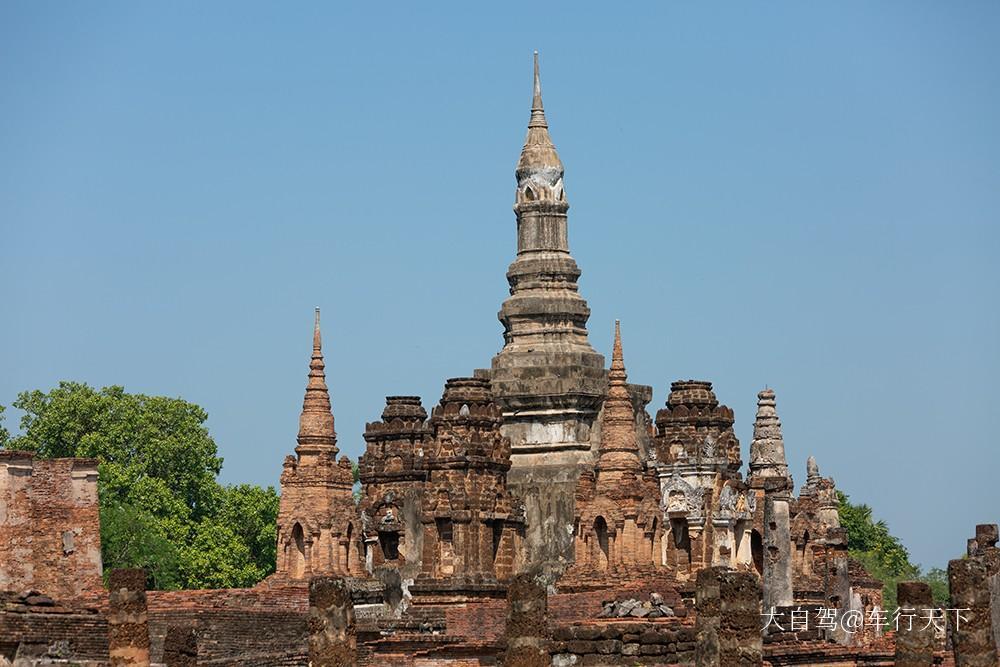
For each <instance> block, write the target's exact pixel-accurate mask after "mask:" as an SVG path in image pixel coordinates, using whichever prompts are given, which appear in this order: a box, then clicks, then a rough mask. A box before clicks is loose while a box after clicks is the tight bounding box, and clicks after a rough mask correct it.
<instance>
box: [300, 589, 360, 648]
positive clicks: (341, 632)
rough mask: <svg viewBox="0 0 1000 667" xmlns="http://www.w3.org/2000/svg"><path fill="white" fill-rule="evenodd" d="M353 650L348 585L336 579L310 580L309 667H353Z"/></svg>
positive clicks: (352, 624)
mask: <svg viewBox="0 0 1000 667" xmlns="http://www.w3.org/2000/svg"><path fill="white" fill-rule="evenodd" d="M356 649H357V639H356V637H355V636H354V605H353V604H352V602H351V591H350V589H349V588H348V586H347V582H346V581H345V580H344V579H341V578H339V577H313V578H312V579H311V580H310V581H309V664H310V665H312V667H353V666H354V664H355V662H356V653H357V651H356Z"/></svg>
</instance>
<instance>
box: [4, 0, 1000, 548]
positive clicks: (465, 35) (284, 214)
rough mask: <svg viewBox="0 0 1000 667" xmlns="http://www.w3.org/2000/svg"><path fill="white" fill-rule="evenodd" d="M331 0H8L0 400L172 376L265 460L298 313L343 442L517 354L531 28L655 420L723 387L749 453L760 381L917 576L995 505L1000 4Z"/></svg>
mask: <svg viewBox="0 0 1000 667" xmlns="http://www.w3.org/2000/svg"><path fill="white" fill-rule="evenodd" d="M340 5H342V6H336V3H322V4H307V3H293V4H286V3H263V4H254V3H230V4H227V3H185V2H179V3H160V4H153V3H125V2H123V3H110V2H109V3H86V4H83V3H75V4H74V3H47V2H5V3H3V4H2V5H0V281H2V284H3V286H4V288H5V289H4V299H3V308H2V311H0V312H2V326H0V350H2V352H0V361H2V369H0V403H3V404H7V405H9V404H10V403H11V401H13V399H14V397H15V395H16V393H17V392H18V391H20V390H23V389H29V388H49V387H51V386H53V385H54V384H55V383H57V382H58V381H59V380H60V379H74V380H80V381H86V382H89V383H91V384H93V385H98V386H101V385H106V384H123V385H125V387H126V388H127V389H128V390H130V391H136V392H145V393H154V394H166V395H178V396H182V397H184V398H186V399H188V400H191V401H194V402H196V403H199V404H200V405H202V406H204V407H205V408H206V409H207V410H208V412H209V414H210V420H209V426H210V428H211V432H212V434H213V435H214V437H215V439H216V441H217V442H218V444H219V448H220V450H221V453H222V455H223V456H224V457H225V467H224V472H223V479H224V481H227V482H237V481H250V482H256V483H264V484H276V483H277V478H278V474H279V472H280V467H281V461H282V459H283V457H284V456H285V454H286V453H289V452H290V451H291V450H292V448H293V447H294V445H295V433H296V428H297V415H298V411H299V408H300V406H301V400H302V392H303V389H304V386H305V380H306V372H307V364H308V356H309V349H310V342H311V340H310V328H311V321H312V309H313V307H314V306H316V305H319V306H321V307H322V309H323V329H324V340H325V351H326V358H327V369H328V374H329V383H330V385H331V390H332V395H333V401H334V411H335V415H336V419H337V430H338V434H339V440H340V446H341V449H342V450H343V451H344V452H346V453H347V454H349V455H350V456H352V457H355V456H357V455H358V454H359V453H360V452H361V451H362V447H363V444H364V443H363V440H362V437H361V434H362V432H363V430H364V424H365V422H366V421H371V420H374V419H376V418H377V417H378V415H379V414H380V412H381V409H382V405H383V397H384V396H385V395H386V394H409V393H415V394H420V395H422V396H423V397H424V404H425V405H427V406H430V405H432V404H434V403H435V402H436V401H437V400H438V398H439V397H440V393H441V389H442V387H443V383H444V380H445V378H447V377H452V376H456V375H465V374H468V373H470V372H471V371H472V369H474V368H477V367H485V366H488V365H489V362H490V358H491V357H492V355H493V354H495V353H496V352H497V351H498V350H499V348H500V346H501V344H502V339H501V327H500V325H499V323H498V322H497V319H496V313H497V310H498V308H499V305H500V303H501V301H502V300H503V298H504V297H505V295H506V290H507V285H506V281H505V278H504V272H505V270H506V267H507V265H508V263H509V262H510V261H511V260H512V259H513V256H514V249H515V228H514V216H513V213H512V211H511V206H512V204H513V201H514V187H513V186H514V164H515V162H516V160H517V156H518V153H519V151H520V147H521V144H522V142H523V139H524V133H525V128H526V124H527V121H528V112H529V106H530V95H531V80H530V77H531V52H532V50H534V49H538V50H539V51H540V52H541V60H542V82H543V90H544V96H545V103H546V110H547V114H548V118H549V123H550V126H551V130H552V136H553V139H554V141H555V143H556V146H557V147H558V149H559V152H560V155H561V156H562V159H563V162H564V163H565V165H566V170H567V171H566V185H567V193H568V197H569V201H570V204H571V209H570V244H571V247H572V251H573V254H574V256H575V257H576V259H577V261H578V262H579V264H580V266H581V268H582V270H583V277H582V278H581V281H580V286H581V290H582V293H583V295H584V296H585V297H586V298H587V299H588V301H589V303H590V305H591V308H592V309H593V314H592V317H591V320H590V331H591V340H592V342H593V344H594V345H595V347H596V348H597V349H599V350H600V351H602V352H604V353H605V354H608V353H609V352H610V344H611V335H612V327H613V322H614V319H615V318H616V317H617V318H621V320H622V330H623V338H624V345H625V361H626V364H627V366H628V369H629V375H630V379H631V380H632V381H635V382H641V383H645V384H650V385H653V387H654V388H655V394H654V400H653V403H652V404H651V405H650V410H651V412H655V410H656V409H657V408H658V407H660V406H661V405H662V404H663V402H664V400H665V398H666V393H667V390H668V388H669V383H670V381H671V380H676V379H684V378H697V379H707V380H711V381H713V382H714V383H715V386H716V390H717V394H718V396H719V398H720V399H721V400H722V401H723V402H724V403H726V404H727V405H729V406H730V407H732V408H733V409H734V410H735V412H736V418H737V434H738V435H739V437H740V440H741V442H742V444H743V447H744V458H746V452H747V451H748V449H749V444H750V434H751V429H752V423H753V414H754V409H755V399H756V393H757V391H759V390H760V389H761V388H762V387H763V386H764V385H765V384H766V385H769V386H771V387H773V388H774V389H775V391H776V392H777V397H778V409H779V413H780V415H781V418H782V421H783V424H784V434H785V443H786V449H787V451H788V456H789V462H790V464H791V465H792V467H793V471H794V475H795V478H796V482H797V483H802V482H803V481H804V480H805V459H806V457H807V456H808V455H810V454H812V455H815V456H816V457H817V459H818V461H819V463H820V467H821V470H822V472H823V473H824V474H825V475H830V476H833V477H834V478H835V479H836V481H837V483H838V486H839V487H840V488H841V489H842V490H844V491H846V492H848V493H849V494H850V495H851V497H852V498H853V499H854V500H857V501H863V502H866V503H869V504H871V505H872V506H873V507H875V509H876V513H877V515H878V516H879V517H881V518H884V519H885V520H886V521H887V522H888V523H889V525H890V527H891V529H892V530H893V531H894V532H895V533H897V534H898V535H900V536H901V537H902V538H903V539H904V541H905V543H906V544H907V545H908V547H909V548H910V549H911V551H912V554H913V556H914V557H915V559H916V560H917V561H919V562H921V563H923V564H924V565H942V564H944V563H945V562H946V561H947V559H948V558H951V557H955V556H957V555H960V554H961V552H962V551H963V549H964V545H965V539H966V538H967V537H968V536H970V535H971V534H972V531H973V527H974V525H975V524H976V523H981V522H986V521H990V522H993V521H997V520H998V519H1000V516H998V512H997V509H998V505H1000V503H998V502H997V500H998V492H997V490H996V489H997V485H996V482H995V478H996V474H997V470H998V468H1000V447H998V442H997V433H998V432H1000V416H998V415H1000V410H998V408H997V404H998V402H1000V390H998V388H997V387H998V385H997V383H996V381H995V378H996V377H997V376H998V375H1000V353H998V349H997V341H998V340H1000V316H998V309H997V296H998V288H1000V268H998V261H997V255H998V251H1000V224H998V223H1000V220H998V212H1000V133H998V123H997V118H1000V68H998V67H997V63H998V62H1000V40H998V39H996V35H997V34H998V29H1000V5H998V4H997V3H994V2H983V3H976V2H965V3H933V2H881V3H866V2H858V3H853V2H838V3H826V4H825V5H821V4H819V3H795V2H790V3H777V2H776V3H732V4H721V3H720V4H716V3H711V4H710V3H651V4H649V5H644V6H630V7H628V8H625V7H617V8H615V7H612V6H611V5H608V4H607V3H603V4H600V5H585V4H578V3H574V4H568V3H567V4H560V3H541V4H538V3H535V4H531V5H523V6H517V5H511V4H509V3H506V4H498V5H496V6H495V7H494V8H492V9H490V8H486V7H481V6H471V5H468V4H466V3H456V4H446V3H434V4H433V6H431V5H430V4H429V3H420V4H417V3H406V4H399V5H394V4H392V3H388V4H387V3H379V4H373V3H351V4H350V5H348V4H347V3H340ZM16 418H17V415H16V414H13V415H9V420H8V421H9V422H16ZM8 426H11V424H8Z"/></svg>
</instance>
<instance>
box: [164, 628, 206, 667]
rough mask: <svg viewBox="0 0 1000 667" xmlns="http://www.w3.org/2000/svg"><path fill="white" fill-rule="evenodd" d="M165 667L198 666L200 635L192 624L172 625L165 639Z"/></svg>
mask: <svg viewBox="0 0 1000 667" xmlns="http://www.w3.org/2000/svg"><path fill="white" fill-rule="evenodd" d="M163 664H164V665H165V667H196V666H197V664H198V635H197V633H196V631H195V628H194V627H192V626H183V625H171V626H170V627H168V628H167V635H166V637H165V638H164V640H163Z"/></svg>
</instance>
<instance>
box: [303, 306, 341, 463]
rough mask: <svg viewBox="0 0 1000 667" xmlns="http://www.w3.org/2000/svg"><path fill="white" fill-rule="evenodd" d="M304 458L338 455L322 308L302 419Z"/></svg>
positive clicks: (316, 317)
mask: <svg viewBox="0 0 1000 667" xmlns="http://www.w3.org/2000/svg"><path fill="white" fill-rule="evenodd" d="M298 443H299V446H298V447H297V448H296V451H298V452H299V453H300V454H302V453H304V452H306V451H316V450H331V449H332V450H333V453H334V455H336V453H337V434H336V432H335V431H334V426H333V411H332V409H331V407H330V392H329V390H328V389H327V386H326V364H325V363H324V361H323V340H322V336H321V335H320V328H319V307H317V308H316V315H315V323H314V325H313V351H312V358H311V359H310V361H309V381H308V383H307V384H306V394H305V397H304V398H303V400H302V414H301V415H300V416H299V437H298Z"/></svg>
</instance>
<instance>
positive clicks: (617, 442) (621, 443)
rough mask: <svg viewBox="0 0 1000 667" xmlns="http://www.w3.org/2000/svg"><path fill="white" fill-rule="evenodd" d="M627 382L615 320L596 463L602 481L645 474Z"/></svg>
mask: <svg viewBox="0 0 1000 667" xmlns="http://www.w3.org/2000/svg"><path fill="white" fill-rule="evenodd" d="M627 380H628V374H627V373H626V371H625V360H624V356H623V354H622V335H621V323H620V322H619V321H618V320H615V343H614V350H613V351H612V354H611V370H610V371H609V372H608V397H607V398H606V399H605V400H604V422H603V425H602V433H601V448H600V457H599V458H598V461H597V470H598V475H599V476H598V479H599V481H600V482H608V481H612V480H620V479H621V477H622V473H632V474H634V475H639V474H641V473H642V460H641V459H640V457H639V445H638V443H637V442H636V432H635V413H634V410H633V408H632V399H631V397H630V396H629V391H628V383H627Z"/></svg>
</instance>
